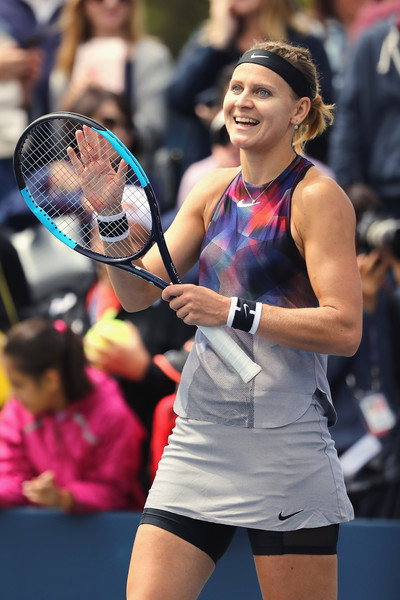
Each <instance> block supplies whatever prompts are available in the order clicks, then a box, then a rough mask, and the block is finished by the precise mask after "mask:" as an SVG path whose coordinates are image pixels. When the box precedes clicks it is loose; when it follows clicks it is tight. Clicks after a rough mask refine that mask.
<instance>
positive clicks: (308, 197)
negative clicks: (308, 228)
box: [292, 167, 355, 223]
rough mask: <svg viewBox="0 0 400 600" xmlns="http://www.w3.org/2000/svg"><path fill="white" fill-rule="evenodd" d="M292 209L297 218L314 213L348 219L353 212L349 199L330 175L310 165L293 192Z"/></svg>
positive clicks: (352, 215) (351, 216)
mask: <svg viewBox="0 0 400 600" xmlns="http://www.w3.org/2000/svg"><path fill="white" fill-rule="evenodd" d="M292 210H293V211H294V214H296V216H297V217H298V218H301V216H302V215H304V216H306V217H307V218H308V217H310V216H311V215H312V214H314V213H316V214H317V215H319V216H320V217H322V216H328V215H331V216H332V218H336V219H337V218H339V217H340V216H341V218H344V219H346V220H347V219H350V222H351V223H353V221H354V219H355V213H354V208H353V205H352V203H351V202H350V199H349V198H348V196H347V195H346V193H345V192H344V191H343V189H342V188H341V187H340V186H339V185H338V184H337V183H336V181H335V180H334V179H332V177H329V175H327V174H326V173H324V172H323V171H321V170H320V169H318V168H316V167H311V169H309V171H308V172H307V173H306V175H305V177H304V179H303V180H302V181H301V182H300V183H299V184H298V186H297V187H296V189H295V191H294V193H293V206H292Z"/></svg>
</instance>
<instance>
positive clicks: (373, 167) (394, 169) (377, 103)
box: [329, 11, 400, 217]
mask: <svg viewBox="0 0 400 600" xmlns="http://www.w3.org/2000/svg"><path fill="white" fill-rule="evenodd" d="M399 18H400V11H399V17H392V18H390V19H388V20H383V21H379V22H378V23H376V24H375V25H374V26H372V27H371V28H369V29H368V30H367V31H366V32H365V33H364V34H363V35H361V37H360V38H359V39H358V41H357V42H356V43H355V45H354V47H353V51H352V54H351V56H350V58H349V63H348V67H347V69H346V72H345V77H344V84H343V87H342V91H341V94H340V96H339V99H338V104H337V111H336V118H335V124H334V126H333V128H332V132H331V135H330V138H329V145H330V148H329V165H330V167H331V168H332V169H333V171H334V173H335V176H336V180H337V182H338V183H339V185H341V186H342V187H343V188H344V189H345V191H346V192H347V194H348V196H349V197H350V200H351V201H352V202H353V204H354V207H355V209H356V212H357V213H361V212H363V211H365V210H371V209H373V210H384V211H385V212H388V213H391V214H392V215H393V216H396V217H399V216H400V146H399V135H400V31H399Z"/></svg>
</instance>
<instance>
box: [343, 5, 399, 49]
mask: <svg viewBox="0 0 400 600" xmlns="http://www.w3.org/2000/svg"><path fill="white" fill-rule="evenodd" d="M399 15H400V0H370V1H369V2H367V3H366V4H365V6H363V7H362V8H360V10H359V11H358V14H357V17H356V19H355V20H354V23H353V25H352V27H351V29H350V39H351V41H352V42H354V41H355V40H356V39H357V38H358V37H359V36H360V35H361V34H362V33H363V32H364V31H365V30H366V29H368V28H369V27H371V25H374V24H375V23H376V22H377V21H381V20H382V19H389V18H390V17H396V16H399Z"/></svg>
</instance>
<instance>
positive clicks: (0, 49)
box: [0, 21, 42, 224]
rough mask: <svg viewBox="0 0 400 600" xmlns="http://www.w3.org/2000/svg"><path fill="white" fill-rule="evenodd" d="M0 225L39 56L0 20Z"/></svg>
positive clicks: (25, 120)
mask: <svg viewBox="0 0 400 600" xmlns="http://www.w3.org/2000/svg"><path fill="white" fill-rule="evenodd" d="M0 27H1V29H0V180H1V190H0V224H2V223H5V221H6V209H7V206H6V204H5V197H6V196H7V194H8V193H9V192H10V191H11V190H13V189H16V185H15V180H14V174H13V169H12V157H13V154H14V148H15V144H16V142H17V140H18V138H19V136H20V134H21V133H22V131H23V129H24V128H25V126H26V125H27V123H28V108H29V103H30V98H31V91H32V88H33V85H34V84H35V82H36V81H37V80H38V78H39V74H40V70H41V65H42V59H41V55H40V52H39V51H38V50H37V49H32V48H31V49H22V48H20V47H19V46H18V44H17V42H16V41H15V40H14V39H13V38H12V37H11V36H10V35H9V34H8V33H7V32H6V31H5V29H4V24H3V23H2V22H1V21H0Z"/></svg>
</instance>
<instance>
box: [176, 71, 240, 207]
mask: <svg viewBox="0 0 400 600" xmlns="http://www.w3.org/2000/svg"><path fill="white" fill-rule="evenodd" d="M233 69H234V65H233V64H229V65H227V66H226V67H224V68H223V69H221V71H220V72H219V74H218V77H217V79H216V82H215V94H216V96H215V102H213V103H211V106H210V105H208V104H207V102H206V103H205V104H198V105H196V106H195V112H196V115H197V116H198V117H199V118H200V119H201V120H202V122H203V124H204V125H205V126H206V127H207V128H208V131H209V140H210V148H211V150H210V155H209V156H207V157H205V158H203V159H201V160H199V161H196V162H195V163H193V164H191V165H190V166H189V167H188V168H187V169H186V171H185V172H184V174H183V176H182V180H181V182H180V184H179V189H178V194H177V199H176V206H177V208H179V207H180V206H182V203H183V201H184V200H185V198H186V196H187V195H188V193H189V192H190V190H191V189H192V188H193V186H194V185H195V184H196V183H197V182H198V181H199V180H200V179H201V177H202V176H203V175H205V174H206V173H208V172H209V171H211V170H212V169H216V168H218V167H222V168H225V167H235V166H239V164H240V160H239V150H238V148H235V146H233V145H232V144H231V141H230V139H229V135H228V132H227V129H226V127H225V121H224V114H223V111H222V104H223V100H224V97H225V94H226V91H227V89H228V86H229V82H230V79H231V76H232V72H233Z"/></svg>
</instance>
